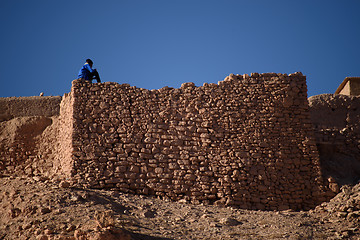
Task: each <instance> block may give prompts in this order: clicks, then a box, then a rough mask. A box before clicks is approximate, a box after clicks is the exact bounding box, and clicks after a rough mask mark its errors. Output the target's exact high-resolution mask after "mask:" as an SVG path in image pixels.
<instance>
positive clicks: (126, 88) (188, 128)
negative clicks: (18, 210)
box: [72, 73, 324, 209]
mask: <svg viewBox="0 0 360 240" xmlns="http://www.w3.org/2000/svg"><path fill="white" fill-rule="evenodd" d="M72 97H73V98H74V99H73V101H74V102H73V107H74V109H73V114H74V115H73V118H74V119H73V133H72V134H73V135H72V141H73V142H72V145H73V150H72V151H73V156H72V161H73V162H72V164H73V167H74V168H73V170H72V177H73V179H74V181H75V182H77V183H78V184H80V185H82V186H85V187H94V188H117V189H119V190H120V191H124V192H131V193H137V194H150V195H159V196H163V197H168V198H170V199H173V200H179V199H183V198H184V199H187V200H191V201H192V202H199V201H204V202H216V203H224V204H234V205H238V206H240V207H243V208H248V209H286V208H293V209H304V208H309V207H313V206H314V205H315V204H316V203H317V202H321V201H324V198H323V197H322V196H321V189H320V188H321V179H320V178H321V177H320V176H321V173H320V169H319V156H318V152H317V149H316V144H315V141H314V136H313V131H312V124H311V122H310V116H309V107H308V103H307V87H306V77H305V76H303V75H302V74H301V73H295V74H290V75H286V74H275V73H267V74H257V73H253V74H251V76H248V75H243V76H242V75H233V74H232V75H230V76H229V77H227V78H226V79H225V80H224V81H221V82H219V83H218V84H206V83H205V84H204V85H203V86H201V87H195V86H194V84H193V83H184V84H183V85H182V86H181V88H179V89H173V88H168V87H164V88H162V89H159V90H151V91H150V90H146V89H140V88H136V87H132V86H130V85H128V84H122V85H120V84H117V83H111V82H106V83H100V84H98V83H96V84H90V83H83V82H80V81H77V80H75V81H73V86H72Z"/></svg>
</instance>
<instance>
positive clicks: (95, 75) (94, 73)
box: [91, 70, 101, 83]
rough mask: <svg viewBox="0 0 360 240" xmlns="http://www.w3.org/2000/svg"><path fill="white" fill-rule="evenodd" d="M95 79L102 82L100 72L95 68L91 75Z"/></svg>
mask: <svg viewBox="0 0 360 240" xmlns="http://www.w3.org/2000/svg"><path fill="white" fill-rule="evenodd" d="M93 79H95V80H96V81H97V82H98V83H100V82H101V80H100V76H99V73H98V72H97V71H96V70H95V71H94V72H93V73H92V75H91V81H92V80H93Z"/></svg>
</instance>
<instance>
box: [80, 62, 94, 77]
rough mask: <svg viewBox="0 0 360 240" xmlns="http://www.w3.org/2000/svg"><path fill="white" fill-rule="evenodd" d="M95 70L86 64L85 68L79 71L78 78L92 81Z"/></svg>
mask: <svg viewBox="0 0 360 240" xmlns="http://www.w3.org/2000/svg"><path fill="white" fill-rule="evenodd" d="M94 71H95V70H94V69H92V68H91V67H90V65H89V64H88V63H85V64H84V66H82V68H81V69H80V71H79V75H78V78H84V79H85V80H92V73H93V72H94Z"/></svg>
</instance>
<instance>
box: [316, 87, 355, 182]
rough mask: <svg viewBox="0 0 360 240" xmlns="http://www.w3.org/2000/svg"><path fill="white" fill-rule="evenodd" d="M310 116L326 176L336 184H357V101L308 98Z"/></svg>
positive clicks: (328, 96)
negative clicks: (331, 178)
mask: <svg viewBox="0 0 360 240" xmlns="http://www.w3.org/2000/svg"><path fill="white" fill-rule="evenodd" d="M309 106H310V116H311V121H312V122H313V124H314V129H315V138H316V143H317V145H318V150H319V152H320V156H321V158H320V160H321V164H322V169H323V173H324V175H325V176H327V177H329V176H331V177H333V178H334V179H335V180H336V181H337V182H338V183H339V184H341V185H343V184H356V183H357V182H358V181H359V180H360V123H359V118H360V97H359V96H346V95H338V94H322V95H317V96H312V97H310V98H309Z"/></svg>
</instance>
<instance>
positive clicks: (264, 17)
mask: <svg viewBox="0 0 360 240" xmlns="http://www.w3.org/2000/svg"><path fill="white" fill-rule="evenodd" d="M0 29H1V32H0V34H1V35H0V79H1V80H0V81H1V86H0V97H10V96H37V95H39V93H40V92H44V93H45V95H46V96H48V95H63V94H64V93H67V92H70V88H71V81H72V80H73V79H75V78H76V77H77V74H78V71H79V69H80V68H81V66H82V65H83V64H84V62H85V59H86V58H91V59H92V60H93V61H94V68H97V69H98V71H99V73H100V76H101V79H102V81H111V82H118V83H129V84H130V85H132V86H137V87H141V88H146V89H158V88H162V87H164V86H169V87H175V88H178V87H180V86H181V83H184V82H194V83H195V85H197V86H201V85H203V83H204V82H207V83H217V82H218V81H221V80H223V79H224V78H225V77H226V76H227V75H229V74H230V73H234V74H244V73H248V74H250V73H251V72H259V73H264V72H277V73H288V74H289V73H293V72H297V71H301V72H302V73H303V74H305V75H306V76H307V83H308V96H312V95H317V94H322V93H333V92H335V90H336V88H337V87H338V86H339V84H340V83H341V82H342V81H343V79H344V78H345V77H347V76H360V0H341V1H340V0H301V1H295V0H271V1H270V0H251V1H250V0H233V1H232V0H113V1H111V0H103V1H99V0H88V1H81V0H62V1H54V0H32V1H29V0H0Z"/></svg>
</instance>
